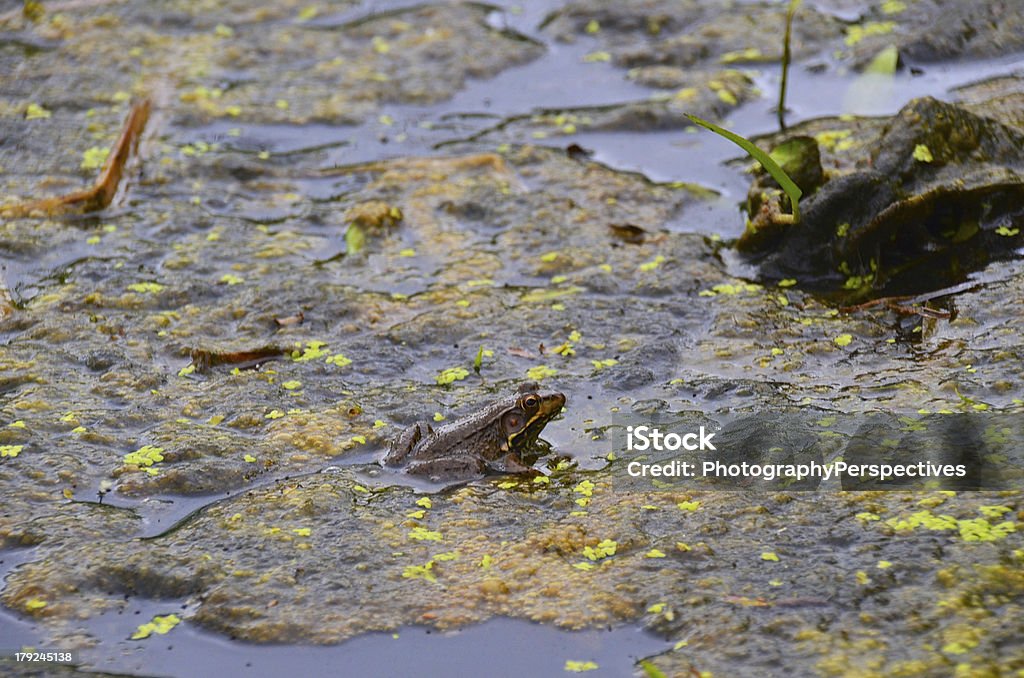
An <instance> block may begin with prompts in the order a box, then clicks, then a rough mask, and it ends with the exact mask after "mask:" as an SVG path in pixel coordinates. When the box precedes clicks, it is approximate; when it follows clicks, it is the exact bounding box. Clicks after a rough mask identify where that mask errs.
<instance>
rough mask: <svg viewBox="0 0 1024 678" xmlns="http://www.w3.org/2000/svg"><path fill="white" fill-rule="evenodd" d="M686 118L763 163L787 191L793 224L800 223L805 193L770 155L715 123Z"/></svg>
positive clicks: (695, 117) (692, 116)
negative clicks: (802, 196)
mask: <svg viewBox="0 0 1024 678" xmlns="http://www.w3.org/2000/svg"><path fill="white" fill-rule="evenodd" d="M686 117H687V118H689V119H690V120H691V121H693V122H694V123H695V124H697V125H700V126H701V127H703V128H705V129H709V130H711V131H712V132H714V133H715V134H717V135H718V136H721V137H725V138H726V139H728V140H729V141H731V142H733V143H734V144H736V145H737V146H739V147H740V148H742V149H743V150H744V151H746V152H747V153H749V154H750V155H752V156H753V157H754V160H757V161H758V162H759V163H761V166H762V167H764V169H765V171H767V172H768V174H770V175H772V178H773V179H775V181H777V182H779V186H781V187H782V190H783V191H785V192H786V195H788V196H789V202H790V204H792V205H793V223H794V224H798V223H800V208H799V206H798V205H797V203H798V202H799V200H800V196H801V195H803V191H801V190H800V187H799V186H797V185H796V184H795V183H794V182H793V180H792V179H790V178H789V175H788V174H786V172H785V170H783V169H782V168H781V167H779V164H778V163H777V162H775V161H774V160H772V158H771V156H770V155H768V154H767V153H765V152H764V151H762V150H761V149H760V148H758V147H757V146H755V145H754V144H753V142H751V141H748V140H747V139H744V138H743V137H741V136H740V135H738V134H735V133H733V132H730V131H729V130H727V129H723V128H721V127H719V126H718V125H716V124H714V123H713V122H708V121H707V120H704V119H703V118H698V117H697V116H696V115H690V114H689V113H687V114H686Z"/></svg>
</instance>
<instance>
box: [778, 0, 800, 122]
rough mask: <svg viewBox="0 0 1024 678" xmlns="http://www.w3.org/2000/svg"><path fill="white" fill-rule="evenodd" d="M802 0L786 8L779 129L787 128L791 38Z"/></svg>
mask: <svg viewBox="0 0 1024 678" xmlns="http://www.w3.org/2000/svg"><path fill="white" fill-rule="evenodd" d="M799 6H800V0H790V2H789V9H787V10H786V33H785V36H784V37H783V38H782V82H781V83H779V107H778V110H777V112H778V115H779V129H780V130H784V129H786V85H787V84H788V83H789V60H790V51H789V40H790V37H791V36H792V34H793V15H794V14H796V10H797V7H799Z"/></svg>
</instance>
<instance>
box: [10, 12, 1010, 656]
mask: <svg viewBox="0 0 1024 678" xmlns="http://www.w3.org/2000/svg"><path fill="white" fill-rule="evenodd" d="M804 4H805V7H804V8H803V9H802V10H801V11H800V13H799V14H798V15H797V19H796V24H795V26H796V34H795V38H794V45H793V48H794V66H793V68H792V70H791V72H790V81H789V96H788V99H787V107H788V109H789V112H788V114H787V116H786V120H787V123H788V124H789V125H790V126H791V128H794V129H796V130H797V131H798V132H800V133H802V134H807V135H810V136H812V137H814V138H815V140H816V141H817V143H818V145H819V146H820V147H821V149H822V157H823V164H824V166H825V170H826V173H832V175H831V176H833V178H835V177H839V176H841V175H842V174H843V173H844V172H848V171H850V170H851V169H858V170H864V169H869V168H870V167H871V164H872V162H873V161H874V160H876V159H877V157H878V151H879V149H878V148H877V144H878V140H879V139H880V138H883V137H882V136H881V135H882V134H883V132H884V130H886V129H889V128H890V126H891V125H892V121H893V120H895V117H894V116H897V115H898V114H900V112H901V111H905V110H906V109H905V106H907V104H908V102H910V101H911V100H912V99H915V98H918V97H935V98H937V99H939V100H942V101H946V102H961V103H962V105H963V107H964V110H967V111H968V112H969V113H968V114H969V115H971V116H978V117H979V119H982V120H984V121H986V122H984V123H983V126H984V125H995V124H997V123H996V122H995V121H998V124H999V125H1001V126H1002V127H1000V128H999V130H1000V135H999V138H1000V139H1003V140H1004V141H1005V140H1007V139H1008V140H1009V141H1006V143H1009V144H1011V145H1012V144H1013V143H1016V142H1015V141H1014V140H1015V139H1019V137H1018V136H1015V135H1017V134H1019V133H1020V129H1021V127H1022V120H1024V114H1022V111H1024V103H1022V102H1024V86H1022V85H1021V82H1022V72H1024V56H1022V54H1024V44H1022V38H1021V36H1022V35H1024V28H1022V27H1024V14H1022V12H1021V8H1020V7H1018V6H1017V4H1016V3H1012V2H999V1H997V0H992V1H990V2H981V3H967V2H962V3H960V2H949V3H944V4H943V3H938V2H931V1H925V0H921V1H920V2H918V1H915V0H907V1H906V2H884V3H865V2H852V1H848V0H827V1H826V0H822V1H820V2H807V3H804ZM37 5H38V6H37ZM782 16H784V6H783V5H782V4H780V3H772V2H766V3H757V2H696V1H690V0H679V1H676V0H664V1H659V0H652V1H650V2H646V1H645V2H635V3H617V2H598V1H589V0H578V1H574V2H556V1H553V0H550V1H549V0H545V1H540V0H538V1H536V2H534V1H529V2H518V3H513V2H495V3H492V4H490V5H481V4H472V3H467V4H459V3H455V4H437V5H434V4H423V3H412V2H358V1H347V2H346V1H344V0H343V1H339V2H330V3H327V2H325V3H309V2H306V1H305V0H302V1H298V0H286V1H283V2H272V3H270V2H268V3H263V2H242V1H238V2H226V3H225V2H194V1H192V0H188V1H185V0H181V1H180V2H176V1H172V2H166V3H159V4H153V3H148V2H141V1H140V2H134V1H109V2H105V1H103V0H98V1H96V2H77V3H57V2H54V3H49V2H44V3H28V4H27V5H25V6H24V7H23V5H22V3H10V2H9V3H0V73H4V74H5V75H4V76H3V78H2V79H0V212H2V211H4V210H8V211H7V212H4V213H5V214H7V216H5V217H4V218H3V222H2V224H0V256H2V258H0V450H2V451H3V454H4V456H3V457H2V458H0V488H2V495H3V496H4V505H3V509H2V511H0V538H2V541H0V546H2V547H3V548H2V550H0V573H2V578H3V582H4V583H3V588H2V593H0V596H2V601H3V605H4V609H3V610H2V611H0V649H2V648H14V647H20V646H29V645H35V646H41V647H47V648H68V649H75V650H76V651H78V652H79V653H80V658H81V660H80V665H79V666H77V668H70V667H65V668H64V669H61V670H60V671H63V672H64V673H62V674H60V675H74V674H76V673H92V672H111V673H128V674H132V675H167V676H206V675H211V676H212V675H225V674H231V675H236V674H237V675H249V676H277V675H285V674H287V673H292V672H296V671H298V672H301V673H311V674H312V673H316V672H317V671H318V670H319V669H318V667H323V666H327V665H329V666H335V667H345V670H346V672H347V673H351V674H352V675H411V674H418V675H452V674H462V673H479V671H480V667H490V668H494V669H495V673H494V675H518V674H524V675H537V676H558V675H566V672H567V671H575V670H588V671H593V672H592V673H589V675H609V676H618V675H630V674H631V673H636V672H638V671H641V670H643V669H642V668H641V663H640V662H641V661H649V662H650V664H649V666H650V667H651V668H650V669H649V670H650V671H651V672H652V673H649V675H659V674H658V673H655V671H661V672H664V675H682V676H691V675H693V676H696V675H710V674H713V675H720V676H728V675H752V674H755V673H756V674H759V675H785V674H792V675H829V676H832V675H844V676H855V675H934V676H945V675H952V674H954V673H955V674H957V675H1011V674H1013V673H1014V672H1019V671H1022V670H1024V647H1022V646H1021V644H1020V638H1021V637H1024V627H1022V626H1021V619H1024V614H1022V612H1024V610H1022V604H1024V579H1022V577H1021V574H1020V573H1021V572H1022V568H1021V565H1022V563H1024V556H1022V553H1024V545H1022V543H1021V536H1020V535H1021V532H1020V531H1018V530H1017V525H1018V524H1019V522H1020V520H1021V518H1022V517H1024V504H1022V503H1021V498H1022V494H1021V492H1020V491H1016V490H1015V491H1007V492H1001V493H994V492H993V493H971V492H965V493H960V494H959V495H958V494H955V493H950V492H913V493H911V492H905V493H894V492H889V493H886V492H862V493H841V492H839V491H837V490H833V489H829V490H822V491H820V492H819V493H816V494H808V493H800V492H792V493H784V492H780V493H771V494H768V493H757V492H751V493H744V492H731V493H730V492H674V491H656V490H654V489H653V488H652V490H651V491H650V492H621V491H617V490H615V488H614V484H613V482H612V479H613V477H614V474H616V473H621V472H622V470H621V468H620V465H617V463H616V460H615V457H614V455H611V456H609V453H610V452H611V451H612V449H611V441H610V437H609V426H610V425H611V421H612V416H613V415H614V414H617V413H620V412H633V413H637V414H638V415H646V414H649V413H655V412H680V411H700V412H706V413H716V412H717V413H737V412H738V413H746V412H762V411H793V410H797V409H799V410H800V411H802V412H804V413H807V412H812V413H820V416H821V419H822V421H828V419H829V417H830V416H833V415H836V414H838V413H844V414H850V413H854V414H855V413H860V412H866V411H869V410H876V409H881V410H886V411H893V412H897V413H900V414H905V415H908V416H913V415H916V413H919V412H946V411H949V412H971V411H977V410H982V411H985V412H988V413H990V414H993V413H994V414H996V415H998V414H999V413H1003V412H1019V411H1020V410H1021V408H1022V407H1024V390H1022V386H1021V385H1022V384H1024V369H1022V365H1024V355H1021V348H1020V336H1021V335H1022V332H1024V313H1021V309H1022V308H1024V297H1022V294H1021V290H1022V289H1024V285H1022V283H1024V269H1022V264H1021V260H1020V257H1019V254H1020V252H1021V247H1022V245H1024V243H1022V242H1021V240H1020V239H1019V238H1020V236H1019V228H1018V227H1019V226H1021V219H1020V211H1019V210H1017V211H1016V212H1015V211H1014V210H1013V209H1008V210H1004V211H1005V212H1006V214H1005V215H1002V213H999V209H998V208H999V201H998V200H996V199H995V198H993V199H992V203H993V205H995V207H991V206H989V207H991V209H988V208H986V209H988V211H987V212H985V210H982V211H983V212H985V214H986V215H988V214H989V213H999V214H998V215H997V216H999V218H1003V217H1005V218H1004V220H1003V221H1000V222H999V223H998V224H993V225H992V226H993V229H994V228H995V226H996V225H998V226H999V227H1000V228H1003V229H1005V230H1003V231H1000V233H999V235H1000V237H1001V238H1002V240H998V241H997V242H998V243H999V244H1001V245H1003V247H1002V248H1001V249H1000V254H999V256H995V255H993V256H992V257H990V258H989V257H976V256H973V254H975V252H973V251H972V250H971V248H972V245H971V243H972V242H977V241H976V240H972V239H971V237H970V236H971V235H972V234H973V231H970V229H966V230H963V231H955V232H954V233H953V234H952V235H947V236H943V237H947V238H951V239H952V240H953V241H955V242H956V244H957V247H959V248H961V249H962V251H963V252H964V253H965V254H964V256H963V257H962V261H963V262H969V263H971V264H972V266H967V265H966V264H965V266H966V268H965V269H964V270H959V269H958V270H956V271H953V272H952V274H953V275H954V277H955V280H954V281H953V282H951V283H950V285H949V286H948V287H946V288H944V289H938V290H936V289H926V290H920V289H916V290H915V291H914V294H913V295H911V296H912V298H910V299H902V300H898V301H892V302H890V303H876V302H875V301H872V302H869V303H867V304H865V305H857V306H855V307H854V306H853V305H852V304H850V305H849V306H850V307H847V306H843V305H837V304H833V303H829V302H828V301H826V300H825V298H824V297H823V296H822V295H819V294H816V293H815V294H812V293H811V289H810V286H809V285H807V286H806V287H807V289H804V288H805V283H806V282H808V281H805V280H793V281H778V280H774V279H765V280H761V279H760V278H759V275H760V273H759V269H758V267H757V266H756V265H755V263H754V262H752V260H751V259H750V258H749V257H747V256H745V255H741V254H738V253H737V251H736V250H735V249H733V247H732V245H733V243H734V241H735V239H736V238H738V237H740V236H741V234H743V233H744V232H745V219H746V215H745V214H744V213H743V212H741V210H740V207H741V205H742V204H743V203H744V202H745V201H746V200H747V193H748V188H749V187H750V184H751V175H750V173H748V172H747V171H746V169H747V167H748V162H747V161H746V160H737V159H738V158H739V156H740V153H739V152H738V151H737V149H736V147H735V146H733V145H732V144H730V143H728V142H726V141H725V140H723V139H720V138H718V137H716V136H714V135H712V134H710V133H707V132H697V130H696V128H694V127H693V126H692V125H691V124H690V122H689V120H687V119H686V118H685V117H684V114H685V113H695V114H697V115H699V116H701V117H704V118H707V119H710V120H713V121H716V122H718V123H719V124H722V125H725V126H727V127H729V128H730V129H732V130H734V131H736V132H738V133H740V134H743V135H746V136H750V137H755V136H758V135H772V134H773V133H776V132H777V131H778V124H777V120H776V115H775V112H774V106H775V103H776V102H775V92H776V91H777V88H778V84H779V80H780V76H781V68H780V65H779V58H778V56H779V51H780V50H781V26H782V24H781V23H780V22H781V18H780V17H782ZM940 19H941V20H940ZM964 26H967V28H966V29H962V30H961V28H962V27H964ZM890 45H892V46H895V47H896V48H897V50H898V52H899V54H900V68H899V69H898V70H897V71H896V72H895V73H888V74H886V73H882V74H879V73H870V72H865V71H870V70H871V68H869V67H868V64H870V63H872V62H873V60H875V59H876V58H877V57H878V56H879V55H880V54H882V53H883V52H884V50H886V49H887V48H888V47H889V46H890ZM883 70H884V69H883ZM979 83H980V84H979ZM142 97H148V98H150V99H151V100H152V102H153V111H154V112H153V115H152V118H151V120H150V122H149V124H148V126H147V129H146V133H145V134H144V136H143V138H142V142H141V144H140V146H139V154H138V155H139V158H138V160H136V161H133V162H132V163H131V164H130V165H129V171H128V172H127V174H126V177H127V179H126V181H125V182H124V185H123V186H122V188H121V191H120V193H119V195H118V197H117V198H116V199H115V200H114V202H113V204H112V205H111V206H110V207H108V208H107V209H105V210H103V211H101V212H98V213H91V214H60V215H57V214H47V213H46V212H45V211H44V212H38V211H37V212H35V213H28V214H22V213H17V214H16V211H17V210H16V209H15V208H17V206H19V205H23V204H25V203H26V201H30V200H35V199H40V198H45V197H48V196H57V195H63V194H67V193H70V192H72V191H74V190H78V189H81V188H82V187H85V186H87V185H88V184H89V183H90V182H91V181H92V180H93V178H94V177H95V175H96V173H97V171H98V170H99V167H100V165H102V162H103V153H104V149H107V148H109V147H110V145H111V143H112V142H113V140H114V139H115V138H116V136H117V135H118V133H119V130H120V126H121V124H122V121H123V119H124V117H125V115H126V113H127V112H128V110H129V107H130V105H131V102H132V101H133V100H138V99H140V98H142ZM958 105H959V104H958ZM968 114H965V116H966V115H968ZM969 119H970V120H974V119H975V118H973V117H972V118H969ZM979 124H981V123H979ZM985 129H986V130H988V129H990V128H988V127H985ZM946 136H947V137H956V134H951V135H946ZM775 138H776V137H772V139H775ZM932 150H934V151H935V152H936V154H938V152H939V148H938V146H936V147H935V148H934V149H932ZM1003 150H1005V149H1003ZM1011 150H1012V149H1011ZM930 152H931V151H929V153H930ZM922 157H923V156H922ZM980 160H982V161H984V160H985V158H981V159H980ZM920 162H922V163H923V162H925V161H920ZM929 162H930V161H929ZM1011 170H1012V168H1011ZM964 171H965V172H967V169H965V170H964ZM999 171H1002V170H999ZM998 176H999V177H1000V180H999V181H1001V182H1002V183H1000V184H999V186H1000V189H999V190H1007V191H1011V193H1010V194H1011V195H1013V194H1012V191H1014V190H1018V188H1019V183H1020V180H1019V175H1015V174H1014V173H1013V172H1012V171H1007V172H1005V173H1004V174H999V175H998ZM1007 187H1008V188H1007ZM1015 187H1017V188H1015ZM943 190H945V189H943ZM954 193H955V191H954ZM981 194H982V195H983V196H991V195H1001V194H999V193H997V192H995V189H993V190H992V191H988V189H987V188H986V189H985V190H982V191H981ZM987 199H988V198H985V197H983V198H982V203H983V206H984V205H988V203H985V202H984V201H985V200H987ZM938 204H939V207H937V208H935V210H933V211H937V212H942V211H943V210H944V209H946V207H948V203H944V202H940V203H938ZM965 213H967V212H965ZM962 221H970V219H969V218H966V217H964V218H961V222H962ZM979 221H980V222H984V219H979ZM969 225H970V224H969ZM847 226H849V224H847ZM975 226H976V225H975ZM982 227H986V223H982ZM830 229H831V226H830ZM1014 229H1017V232H1014ZM954 230H955V229H954ZM839 237H842V236H839ZM992 237H993V238H994V237H995V236H992ZM891 240H893V241H895V240H897V237H896V235H893V237H892V238H891ZM884 242H885V241H884V240H883V243H884ZM879 247H881V248H884V245H880V246H879ZM968 254H971V256H968ZM808 256H810V255H808ZM879 260H882V257H881V254H879ZM872 261H874V259H872ZM955 261H957V262H960V261H961V259H955ZM978 262H981V263H978ZM859 263H861V264H863V266H864V267H865V269H867V268H868V267H869V264H868V262H867V261H862V262H859ZM957 266H959V263H958V264H957ZM847 273H848V274H851V275H850V279H849V280H848V281H847V282H848V283H851V284H853V283H856V284H853V287H854V288H855V287H857V284H860V283H857V282H856V280H854V278H856V277H857V276H854V275H852V272H849V271H847ZM862 277H863V276H862ZM851 281H852V282H851ZM861 282H863V281H861ZM826 296H827V295H826ZM884 301H885V300H883V302H884ZM923 307H927V308H923ZM908 308H909V310H908ZM478 355H479V363H478V364H476V365H475V364H474V363H475V362H476V360H477V356H478ZM197 356H198V357H199V358H196V357H197ZM194 358H196V359H195V360H194ZM474 367H477V368H479V369H478V370H476V369H474ZM446 375H447V378H446ZM453 375H454V376H453ZM526 380H540V381H541V383H542V384H543V385H544V386H545V387H548V386H550V387H551V388H557V389H558V390H559V391H561V392H564V393H565V394H566V395H567V397H568V404H567V407H566V410H565V412H564V413H563V415H562V416H561V417H560V418H558V419H556V420H555V421H553V422H552V423H550V424H549V425H548V427H547V428H546V429H545V431H544V439H545V440H547V441H548V442H549V443H550V444H551V448H552V454H550V455H548V456H547V457H545V458H544V459H542V460H541V461H540V462H539V463H538V468H541V469H543V471H544V473H545V475H544V476H542V477H541V478H538V479H531V478H487V479H483V480H478V481H474V482H469V483H460V484H457V485H452V486H449V485H445V484H441V485H437V484H430V483H426V482H424V481H419V480H416V479H413V478H409V477H405V476H402V475H401V474H397V473H394V472H391V471H387V470H381V469H379V468H378V467H377V466H376V464H375V462H376V460H377V459H378V458H379V457H380V456H381V454H382V453H383V450H384V447H385V444H386V441H387V439H389V438H390V437H392V436H393V435H395V434H396V433H397V432H398V431H400V430H401V429H402V427H404V426H406V425H409V424H411V423H413V422H415V421H419V420H424V419H426V420H434V421H441V420H447V421H451V420H453V419H456V418H457V417H459V416H462V415H465V414H468V413H472V412H474V411H476V410H477V409H478V408H479V406H480V404H481V403H483V402H486V401H488V400H491V399H493V398H495V397H496V396H497V395H498V394H502V393H505V392H508V391H510V390H511V389H512V388H513V387H515V386H516V385H517V384H519V383H521V382H523V381H526ZM997 434H998V432H994V433H993V435H997ZM157 620H164V621H163V622H159V623H158V621H157ZM146 624H155V626H153V627H152V628H151V629H150V631H149V632H148V635H146V634H143V635H145V637H141V638H138V639H134V640H132V639H130V638H131V636H132V635H133V634H137V633H140V626H145V625H146ZM160 624H165V626H161V625H160ZM395 635H397V637H395ZM495 667H500V669H498V668H495ZM3 670H4V671H9V672H10V673H11V675H20V674H25V675H29V674H30V673H29V670H28V669H26V668H25V667H23V666H15V665H13V664H9V663H5V664H4V666H3ZM54 671H57V669H54ZM347 673H346V674H347ZM55 675H56V674H55Z"/></svg>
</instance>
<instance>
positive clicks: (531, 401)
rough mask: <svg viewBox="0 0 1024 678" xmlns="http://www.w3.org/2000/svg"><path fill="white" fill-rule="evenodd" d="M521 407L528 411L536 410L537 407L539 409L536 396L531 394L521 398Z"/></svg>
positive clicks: (538, 400)
mask: <svg viewBox="0 0 1024 678" xmlns="http://www.w3.org/2000/svg"><path fill="white" fill-rule="evenodd" d="M523 407H525V408H526V409H528V410H535V409H537V408H538V407H540V398H539V397H538V396H537V395H536V394H534V393H531V394H530V395H528V396H526V397H525V398H523Z"/></svg>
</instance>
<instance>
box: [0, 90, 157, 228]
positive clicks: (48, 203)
mask: <svg viewBox="0 0 1024 678" xmlns="http://www.w3.org/2000/svg"><path fill="white" fill-rule="evenodd" d="M150 107H151V106H150V102H149V99H142V100H141V101H138V102H136V103H135V105H134V106H132V110H131V111H130V112H129V113H128V117H127V118H125V121H124V126H123V127H122V128H121V134H120V135H119V136H118V138H117V141H116V142H114V145H113V147H111V149H110V155H109V156H108V157H107V162H106V163H105V164H104V165H103V169H102V170H101V171H100V175H99V177H97V179H96V182H95V183H94V184H93V185H92V187H91V188H88V189H86V190H83V191H75V192H74V193H69V194H67V195H62V196H56V197H53V198H44V199H43V200H32V201H29V202H23V203H16V204H14V205H9V206H6V207H4V208H2V214H3V216H5V217H31V216H43V217H52V216H56V215H59V214H67V213H83V212H95V211H97V210H101V209H104V208H105V207H107V206H108V205H110V203H111V202H112V201H113V200H114V196H115V195H116V194H117V187H118V185H119V184H120V183H121V177H122V176H123V174H124V168H125V164H126V163H127V162H128V158H129V157H131V155H132V154H133V153H134V152H135V151H136V149H137V148H138V145H139V138H140V137H141V136H142V132H143V130H145V128H146V122H147V121H148V120H149V112H150Z"/></svg>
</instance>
